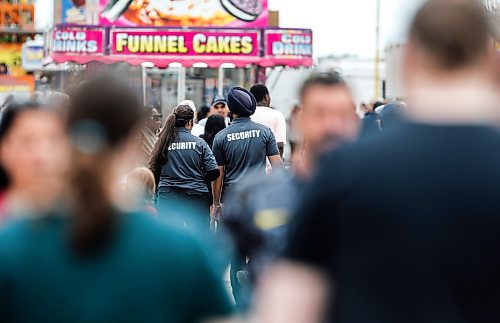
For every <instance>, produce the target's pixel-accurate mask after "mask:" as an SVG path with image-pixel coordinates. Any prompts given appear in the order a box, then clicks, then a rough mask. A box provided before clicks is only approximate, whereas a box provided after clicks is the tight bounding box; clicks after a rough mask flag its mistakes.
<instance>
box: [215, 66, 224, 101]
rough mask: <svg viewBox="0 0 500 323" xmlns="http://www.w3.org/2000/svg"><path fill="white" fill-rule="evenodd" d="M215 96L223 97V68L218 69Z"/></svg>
mask: <svg viewBox="0 0 500 323" xmlns="http://www.w3.org/2000/svg"><path fill="white" fill-rule="evenodd" d="M217 94H218V95H219V96H223V95H224V68H223V67H222V66H220V67H219V76H218V78H217Z"/></svg>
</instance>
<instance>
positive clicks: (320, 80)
mask: <svg viewBox="0 0 500 323" xmlns="http://www.w3.org/2000/svg"><path fill="white" fill-rule="evenodd" d="M317 85H319V86H328V87H334V86H342V87H346V83H345V81H344V79H343V78H342V77H341V76H340V74H339V73H338V72H333V71H330V72H315V73H313V74H311V75H310V76H309V77H308V78H307V79H306V80H305V81H304V83H303V84H302V86H301V87H300V90H299V99H300V102H301V103H302V102H303V101H304V97H305V96H306V93H307V91H308V90H309V89H311V88H312V87H314V86H317Z"/></svg>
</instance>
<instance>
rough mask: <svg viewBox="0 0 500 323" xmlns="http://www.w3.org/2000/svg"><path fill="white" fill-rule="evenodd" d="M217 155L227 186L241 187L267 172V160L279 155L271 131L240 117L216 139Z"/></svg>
mask: <svg viewBox="0 0 500 323" xmlns="http://www.w3.org/2000/svg"><path fill="white" fill-rule="evenodd" d="M213 152H214V155H215V159H216V160H217V164H218V165H219V166H224V167H225V171H224V185H225V186H226V185H231V184H237V183H238V182H239V181H240V180H242V179H243V178H245V177H246V176H247V175H249V174H250V173H251V172H253V171H257V172H259V171H261V172H262V173H264V172H265V171H266V157H268V156H275V155H279V150H278V145H277V144H276V139H275V138H274V135H273V132H272V131H271V129H270V128H268V127H266V126H263V125H261V124H258V123H256V122H253V121H251V120H250V118H248V117H245V118H243V117H240V118H237V119H235V120H234V121H233V123H232V124H231V125H230V126H229V127H227V128H226V129H224V130H222V131H221V132H219V133H218V134H217V136H215V139H214V144H213Z"/></svg>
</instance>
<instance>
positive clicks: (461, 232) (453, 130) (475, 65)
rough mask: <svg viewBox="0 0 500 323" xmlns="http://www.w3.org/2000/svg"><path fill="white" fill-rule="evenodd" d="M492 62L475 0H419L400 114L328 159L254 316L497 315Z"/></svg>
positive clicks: (499, 148) (499, 179)
mask: <svg viewBox="0 0 500 323" xmlns="http://www.w3.org/2000/svg"><path fill="white" fill-rule="evenodd" d="M493 66H494V52H493V46H492V42H491V39H490V35H489V26H488V24H487V19H486V16H485V13H484V12H483V9H482V7H481V6H480V4H479V2H477V1H470V0H430V1H428V2H426V3H425V4H424V6H423V7H422V8H421V9H420V10H419V12H418V13H417V15H416V17H415V18H414V21H413V23H412V25H411V29H410V37H409V44H408V47H407V51H406V54H405V64H404V68H405V73H404V75H405V81H406V88H407V94H408V97H407V99H408V109H407V113H406V115H407V116H406V117H407V118H408V120H407V121H405V122H402V124H401V125H399V126H396V127H394V128H393V129H389V130H388V131H386V132H384V133H382V134H381V135H380V136H377V137H374V138H373V139H372V140H364V141H359V142H358V143H356V144H353V145H352V146H351V147H346V148H345V149H341V150H339V151H337V152H335V153H333V154H331V155H330V156H329V157H328V158H327V159H326V161H325V163H324V166H323V167H322V168H321V170H320V171H319V173H318V175H317V176H316V179H315V180H314V181H313V183H312V185H311V186H310V188H309V189H308V192H307V193H306V194H305V197H304V200H303V201H302V202H301V204H300V206H299V208H298V210H297V212H296V217H297V222H296V223H295V224H294V229H293V230H292V231H293V233H292V234H291V237H290V243H289V246H288V247H287V250H286V252H285V257H284V260H283V262H282V263H281V264H278V265H276V266H275V267H274V269H271V270H270V271H269V272H268V273H267V275H266V277H265V278H264V279H263V280H262V284H261V287H262V290H261V294H259V295H258V296H257V298H256V299H257V300H258V302H259V304H258V305H257V311H256V313H257V314H256V316H257V319H256V321H257V322H265V323H268V322H287V323H290V322H308V323H313V322H339V323H343V322H356V323H358V322H384V323H388V322H398V323H399V322H499V321H500V312H499V311H498V304H499V303H500V276H499V275H498V273H499V272H500V259H499V257H498V251H499V250H500V235H499V234H498V232H500V200H499V199H498V192H499V191H500V134H499V132H498V130H497V127H498V120H499V112H498V94H497V89H496V88H495V85H496V84H495V83H494V80H495V77H496V75H495V73H496V71H495V69H494V68H493ZM367 161H369V163H370V166H371V167H365V165H366V162H367ZM373 169H376V170H377V171H376V172H373ZM374 192H376V194H374Z"/></svg>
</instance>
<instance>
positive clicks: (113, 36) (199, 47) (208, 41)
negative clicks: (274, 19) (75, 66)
mask: <svg viewBox="0 0 500 323" xmlns="http://www.w3.org/2000/svg"><path fill="white" fill-rule="evenodd" d="M50 35H51V39H50V41H49V44H50V47H49V52H50V56H51V57H52V59H53V60H54V61H55V62H57V63H61V62H67V61H73V62H76V63H80V64H84V63H87V62H89V61H101V62H104V63H114V62H127V63H129V64H131V65H139V64H141V63H143V62H151V63H153V64H154V65H155V66H158V67H162V68H163V67H168V66H169V64H171V63H180V64H181V65H183V66H186V67H189V66H193V65H194V64H197V63H204V64H206V65H207V66H208V67H212V68H217V67H220V66H221V65H223V64H224V63H231V64H234V65H235V66H236V67H245V66H247V65H249V64H253V65H258V66H263V67H271V66H278V65H280V66H281V65H284V66H291V67H299V66H304V67H310V66H311V65H312V54H313V53H312V44H313V39H312V31H311V30H303V29H269V30H268V29H230V28H223V29H221V28H219V29H214V28H189V29H182V28H130V27H101V26H64V25H61V26H57V27H55V28H54V29H53V30H52V32H51V33H50Z"/></svg>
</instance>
